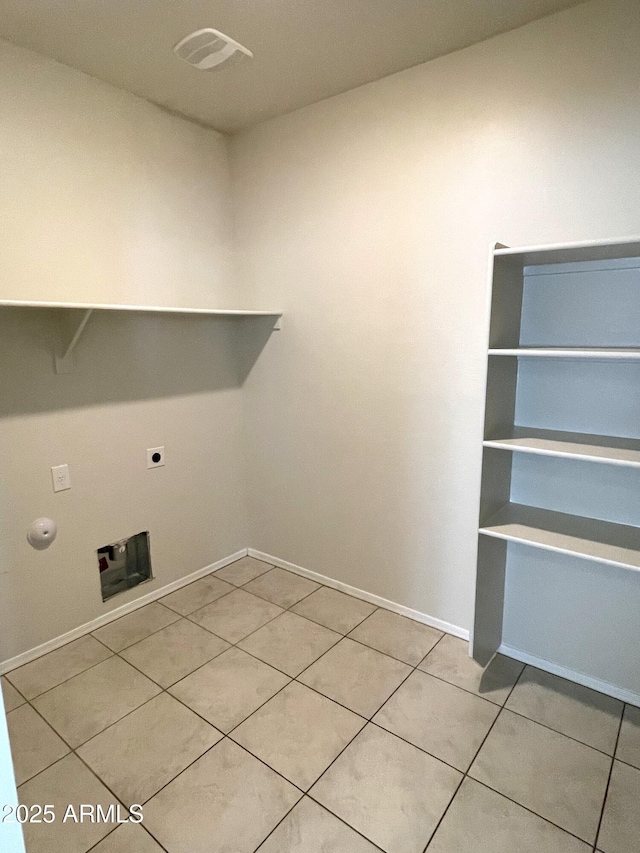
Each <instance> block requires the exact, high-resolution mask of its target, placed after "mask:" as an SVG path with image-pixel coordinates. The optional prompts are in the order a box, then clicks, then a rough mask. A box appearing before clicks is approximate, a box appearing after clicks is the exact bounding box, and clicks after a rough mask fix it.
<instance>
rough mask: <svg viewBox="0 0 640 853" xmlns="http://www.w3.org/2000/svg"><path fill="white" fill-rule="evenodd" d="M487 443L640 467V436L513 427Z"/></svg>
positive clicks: (517, 451)
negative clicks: (636, 437)
mask: <svg viewBox="0 0 640 853" xmlns="http://www.w3.org/2000/svg"><path fill="white" fill-rule="evenodd" d="M484 446H485V447H495V448H497V449H498V450H510V451H512V452H514V453H536V454H538V455H540V456H560V457H562V458H565V459H585V460H589V461H591V462H605V463H608V464H610V465H625V466H627V467H632V468H640V439H634V438H618V437H617V436H612V435H589V434H587V433H580V432H561V431H559V430H550V429H532V428H530V427H520V426H514V427H511V428H510V429H507V430H503V431H500V432H499V433H498V434H497V435H496V436H495V437H493V438H488V439H486V440H485V441H484Z"/></svg>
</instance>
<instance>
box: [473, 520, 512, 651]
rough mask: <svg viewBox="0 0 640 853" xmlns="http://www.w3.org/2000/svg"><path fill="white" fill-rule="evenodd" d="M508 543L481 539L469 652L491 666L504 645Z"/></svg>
mask: <svg viewBox="0 0 640 853" xmlns="http://www.w3.org/2000/svg"><path fill="white" fill-rule="evenodd" d="M507 544H508V543H507V542H505V541H504V540H503V539H494V538H492V537H489V536H479V537H478V569H477V580H476V600H475V618H474V624H473V631H472V634H471V644H470V649H469V653H470V654H471V657H472V658H473V659H474V660H475V661H477V663H479V664H480V665H481V666H487V664H488V663H489V662H490V661H491V658H492V657H493V656H494V654H495V653H496V651H497V650H498V648H499V646H500V644H501V643H502V620H503V614H504V582H505V573H506V565H507Z"/></svg>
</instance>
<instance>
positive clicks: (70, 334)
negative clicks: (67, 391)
mask: <svg viewBox="0 0 640 853" xmlns="http://www.w3.org/2000/svg"><path fill="white" fill-rule="evenodd" d="M0 308H46V309H53V310H55V311H56V312H57V313H58V315H59V320H60V322H61V324H62V326H63V327H64V329H63V331H64V333H65V338H66V340H65V349H64V353H63V354H62V355H60V354H56V355H54V364H55V370H56V373H70V372H71V370H72V368H73V362H72V356H73V351H74V349H75V348H76V346H77V345H78V342H79V341H80V338H81V337H82V335H83V333H84V330H85V327H86V325H87V323H88V322H89V320H90V318H91V315H92V314H93V312H94V311H120V312H126V311H128V312H134V313H138V314H180V315H182V316H195V315H197V316H209V317H212V316H215V317H272V318H273V321H274V325H273V328H274V330H276V329H280V328H281V325H280V318H281V317H282V312H281V311H247V310H245V309H235V308H171V307H165V306H163V305H108V304H103V303H100V302H32V301H29V300H25V299H0Z"/></svg>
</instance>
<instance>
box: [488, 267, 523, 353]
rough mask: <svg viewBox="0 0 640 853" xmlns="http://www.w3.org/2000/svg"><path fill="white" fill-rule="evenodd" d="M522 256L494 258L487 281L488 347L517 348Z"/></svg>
mask: <svg viewBox="0 0 640 853" xmlns="http://www.w3.org/2000/svg"><path fill="white" fill-rule="evenodd" d="M523 288H524V278H523V265H522V259H520V258H514V257H510V256H507V257H497V258H494V262H493V276H492V283H491V324H490V327H489V347H490V348H493V347H507V348H511V347H517V346H518V345H519V343H520V321H521V317H522V299H523Z"/></svg>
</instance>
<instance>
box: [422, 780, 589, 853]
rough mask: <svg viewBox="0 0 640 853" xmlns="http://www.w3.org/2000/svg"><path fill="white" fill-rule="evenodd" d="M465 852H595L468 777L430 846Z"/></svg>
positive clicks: (436, 851) (444, 852)
mask: <svg viewBox="0 0 640 853" xmlns="http://www.w3.org/2000/svg"><path fill="white" fill-rule="evenodd" d="M464 851H469V853H515V851H518V853H591V847H590V846H589V845H588V844H585V843H584V842H583V841H578V839H577V838H574V837H573V835H569V834H568V833H566V832H564V830H562V829H558V827H557V826H554V825H553V824H551V823H549V822H548V821H546V820H543V819H542V818H541V817H538V815H534V814H532V812H529V811H527V810H526V809H523V808H522V806H519V805H517V804H516V803H512V802H511V800H507V799H506V798H505V797H501V796H500V794H496V793H495V791H490V790H489V788H485V787H484V785H481V784H480V783H479V782H475V781H474V780H473V779H469V778H467V779H465V780H464V782H463V783H462V785H461V787H460V790H459V791H458V793H457V794H456V796H455V798H454V800H453V802H452V803H451V805H450V806H449V810H448V811H447V813H446V815H445V816H444V819H443V821H442V823H441V824H440V826H439V827H438V830H437V832H436V834H435V836H434V837H433V840H432V841H431V844H429V847H428V853H464Z"/></svg>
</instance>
